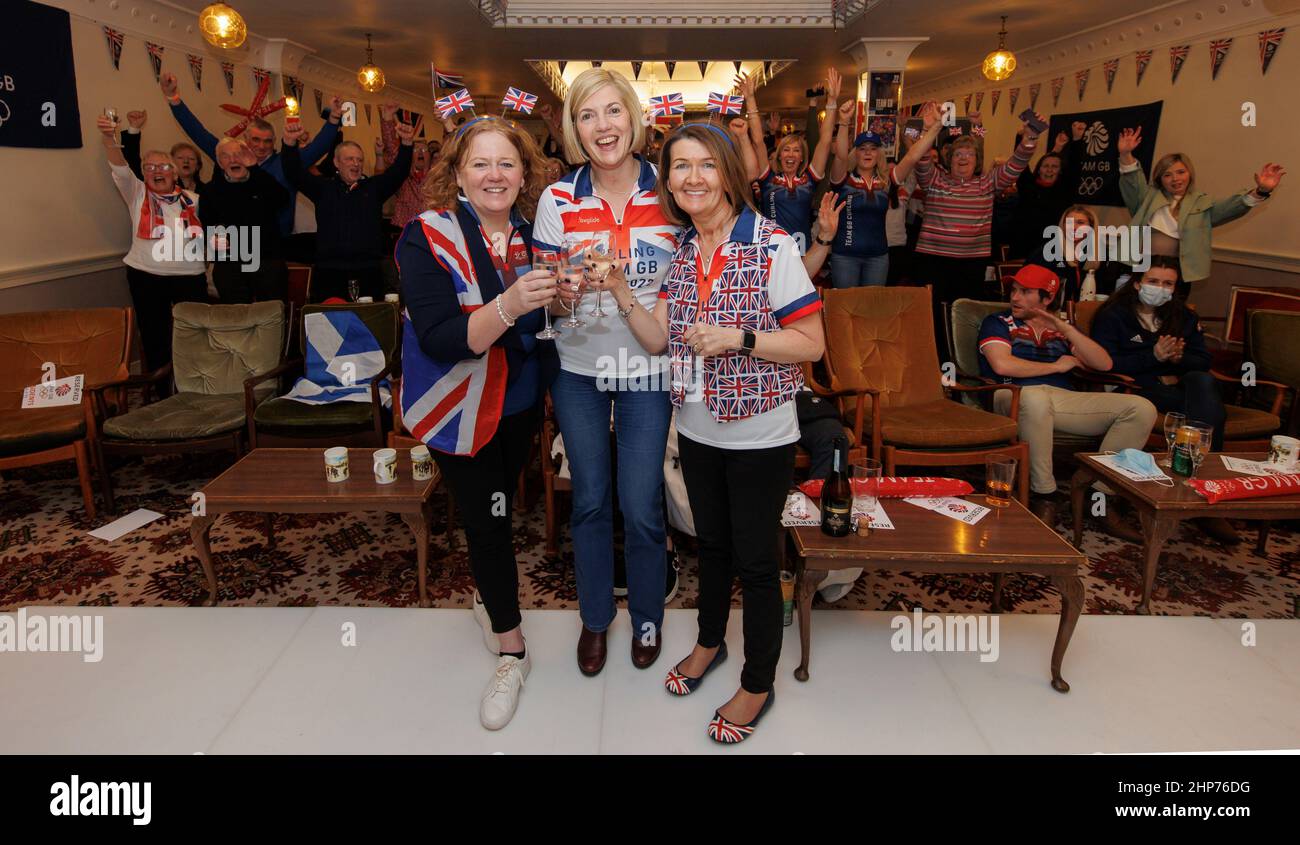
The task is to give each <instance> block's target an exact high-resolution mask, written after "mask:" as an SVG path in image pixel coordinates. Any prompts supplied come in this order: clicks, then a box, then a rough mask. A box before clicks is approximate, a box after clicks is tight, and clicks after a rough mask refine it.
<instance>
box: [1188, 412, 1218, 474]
mask: <svg viewBox="0 0 1300 845" xmlns="http://www.w3.org/2000/svg"><path fill="white" fill-rule="evenodd" d="M1188 427H1189V428H1191V429H1192V430H1193V431H1194V432H1196V437H1194V438H1192V441H1191V442H1190V443H1188V444H1187V448H1188V450H1189V452H1190V453H1191V459H1192V474H1191V475H1189V476H1187V480H1185V481H1184V482H1183V483H1184V484H1186V485H1187V486H1188V487H1191V486H1192V484H1191V482H1192V479H1194V478H1196V472H1197V470H1199V469H1200V468H1201V464H1202V463H1204V462H1205V457H1206V456H1207V455H1209V454H1210V449H1211V444H1213V442H1214V429H1213V428H1212V427H1210V426H1209V425H1207V424H1205V423H1200V422H1196V421H1195V420H1193V421H1192V422H1191V423H1189V424H1188Z"/></svg>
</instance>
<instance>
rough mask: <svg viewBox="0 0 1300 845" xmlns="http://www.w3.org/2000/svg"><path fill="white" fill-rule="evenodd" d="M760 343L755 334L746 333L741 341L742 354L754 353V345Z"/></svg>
mask: <svg viewBox="0 0 1300 845" xmlns="http://www.w3.org/2000/svg"><path fill="white" fill-rule="evenodd" d="M756 343H758V338H757V337H756V336H755V335H754V333H753V332H748V331H747V332H744V333H743V334H742V335H741V340H740V354H741V355H748V354H749V353H751V352H753V351H754V344H756Z"/></svg>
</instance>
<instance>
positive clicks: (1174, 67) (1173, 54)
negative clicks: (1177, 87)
mask: <svg viewBox="0 0 1300 845" xmlns="http://www.w3.org/2000/svg"><path fill="white" fill-rule="evenodd" d="M1191 49H1192V47H1191V45H1190V44H1183V45H1180V46H1177V47H1170V48H1169V84H1170V85H1173V84H1174V83H1175V82H1177V81H1178V74H1179V72H1180V71H1181V70H1182V69H1183V62H1185V61H1187V54H1188V53H1189V52H1190V51H1191Z"/></svg>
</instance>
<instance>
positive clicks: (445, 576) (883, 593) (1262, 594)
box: [0, 454, 1300, 619]
mask: <svg viewBox="0 0 1300 845" xmlns="http://www.w3.org/2000/svg"><path fill="white" fill-rule="evenodd" d="M230 460H231V458H230V456H229V455H224V454H215V455H213V454H209V455H201V456H186V457H176V456H168V457H159V458H149V459H132V460H130V461H126V462H118V463H115V464H114V473H113V475H114V480H115V489H116V490H117V493H118V508H119V510H118V513H119V514H125V513H129V512H130V511H132V510H134V509H135V508H141V507H143V508H149V509H151V510H155V511H157V512H159V513H162V514H164V515H165V516H164V518H163V519H160V520H157V521H155V522H153V523H151V524H149V525H147V526H145V527H144V528H142V529H139V530H137V531H134V532H132V533H130V534H128V535H126V536H125V537H123V538H121V539H119V540H117V541H116V542H113V543H106V542H103V541H100V540H97V539H95V538H93V537H90V536H88V535H87V534H86V532H87V531H89V530H91V529H93V528H95V527H98V526H99V525H102V524H104V523H106V522H108V521H109V517H106V516H102V515H101V517H100V518H99V520H98V521H97V523H96V524H94V525H91V524H88V523H87V521H86V520H85V516H84V512H83V509H82V505H81V497H80V493H79V491H78V487H77V483H76V476H75V471H74V469H73V465H72V463H71V462H66V463H63V464H51V465H46V466H44V467H37V468H33V469H27V470H15V471H9V472H5V473H4V477H3V480H0V611H12V610H14V609H16V608H17V607H19V606H21V605H27V604H54V605H104V606H108V605H112V606H129V607H140V606H183V605H195V604H198V603H199V602H200V601H201V599H202V597H203V596H204V595H205V594H206V589H205V586H204V580H203V576H202V571H201V569H200V567H199V563H198V558H197V557H196V556H195V554H194V551H193V547H192V545H191V543H190V536H189V525H190V511H189V502H188V497H189V495H190V494H191V493H192V492H194V491H195V490H197V489H199V488H200V487H201V486H202V485H203V484H204V483H206V482H207V481H208V480H209V479H211V478H212V477H214V476H215V475H216V474H217V473H219V472H220V471H221V470H222V469H223V468H224V467H225V466H226V465H227V464H229V462H230ZM534 474H535V470H534ZM538 486H539V485H532V486H530V490H529V492H530V498H532V497H534V496H536V497H537V501H535V502H534V503H533V504H532V505H531V507H530V508H529V509H528V511H527V512H526V513H524V514H517V518H516V523H515V524H516V528H515V543H516V547H517V548H518V549H519V560H520V575H521V584H522V603H523V606H524V607H529V608H576V607H577V593H576V590H575V588H574V583H573V558H572V551H571V548H570V547H569V545H568V543H567V536H566V537H565V540H564V543H563V545H562V551H561V554H560V555H559V556H557V557H547V556H546V555H545V554H544V553H543V525H544V522H543V508H542V503H541V501H540V496H538V495H537V494H538V493H539V491H538V489H537V488H538ZM443 501H444V500H443V495H442V493H441V492H438V493H435V506H434V508H433V512H434V525H433V539H432V548H431V555H430V561H431V563H430V579H429V590H430V594H431V598H432V599H433V601H434V604H435V606H437V607H468V603H469V600H470V596H471V595H472V591H473V582H472V578H471V576H470V571H469V565H468V559H467V556H466V552H465V541H464V536H463V535H462V534H461V532H460V531H459V530H455V531H452V532H451V533H450V534H449V533H448V531H447V526H446V518H447V509H446V507H445V505H444V504H443ZM895 506H896V507H904V505H901V504H898V505H895ZM1246 525H1247V524H1246V523H1239V524H1238V526H1239V527H1241V528H1243V529H1244V530H1243V537H1244V542H1242V543H1241V544H1240V545H1238V546H1236V547H1234V548H1228V547H1225V546H1221V545H1219V544H1217V543H1215V542H1213V541H1211V540H1209V539H1208V538H1206V537H1205V536H1204V535H1202V534H1201V533H1200V532H1199V531H1197V530H1196V529H1194V528H1191V527H1184V528H1183V530H1182V531H1181V532H1180V533H1179V534H1178V535H1177V536H1176V537H1175V538H1174V539H1173V540H1172V541H1170V543H1169V544H1168V546H1167V547H1166V551H1165V556H1164V558H1163V561H1162V565H1161V568H1160V571H1159V574H1158V576H1157V579H1156V587H1155V593H1154V596H1153V601H1152V610H1153V612H1154V613H1157V614H1169V615H1180V616H1192V615H1198V616H1213V617H1251V618H1265V619H1267V618H1273V619H1277V618H1288V617H1291V616H1293V615H1296V614H1297V610H1296V606H1295V604H1296V598H1295V597H1296V596H1297V595H1300V566H1298V565H1297V564H1298V563H1300V530H1297V525H1296V523H1285V524H1277V525H1275V526H1274V527H1273V532H1272V537H1271V539H1270V541H1269V545H1268V554H1267V556H1264V557H1259V556H1256V555H1255V554H1254V540H1255V529H1254V528H1253V527H1246ZM1057 528H1058V530H1061V531H1063V532H1064V531H1065V528H1066V526H1065V525H1064V524H1061V525H1058V526H1057ZM276 529H277V536H278V541H279V542H278V544H277V547H276V548H275V549H269V548H267V546H266V542H265V537H264V535H263V534H262V516H261V515H260V514H233V515H227V516H224V517H222V518H221V519H220V520H219V521H218V522H217V524H216V525H215V526H214V528H213V531H212V544H213V550H214V553H215V556H216V564H217V567H218V580H219V583H220V599H221V602H222V604H224V605H227V606H272V607H273V606H313V605H350V606H363V607H411V606H415V604H416V595H415V593H416V587H415V579H416V575H415V545H414V540H413V539H412V537H411V534H410V532H409V530H408V529H407V528H406V527H405V526H404V525H403V524H402V523H401V522H400V521H399V519H398V518H397V517H395V516H391V515H383V514H367V515H361V516H360V517H359V518H358V517H356V516H348V515H344V514H322V515H290V514H285V515H280V516H277V517H276ZM687 540H688V541H689V538H687ZM682 551H683V558H684V568H683V572H682V581H681V591H680V593H679V595H678V596H677V598H676V599H675V600H674V601H673V603H672V604H671V605H670V606H671V607H687V608H689V607H693V606H694V602H695V595H696V577H695V560H694V556H693V554H692V553H691V547H690V545H689V542H686V543H684V544H683V547H682ZM1083 551H1084V552H1085V553H1086V554H1087V555H1088V557H1089V560H1090V568H1089V573H1088V575H1087V577H1086V578H1085V587H1086V590H1087V608H1086V612H1088V613H1114V614H1123V613H1131V612H1132V608H1133V607H1134V605H1135V604H1136V603H1137V600H1138V597H1139V595H1140V590H1141V573H1140V571H1139V563H1138V561H1139V557H1140V551H1139V548H1138V547H1137V546H1134V545H1129V544H1125V543H1123V542H1121V541H1119V540H1115V539H1113V538H1111V537H1110V536H1109V535H1106V534H1102V533H1100V532H1099V531H1097V530H1094V526H1092V525H1090V526H1089V530H1087V531H1086V532H1085V535H1084V543H1083ZM991 594H992V582H991V581H989V580H983V579H980V578H977V577H973V576H972V577H969V578H967V577H960V576H952V575H921V576H916V577H912V576H910V575H907V574H889V573H873V572H870V571H868V572H866V573H865V574H864V575H863V577H862V578H860V579H859V580H858V582H857V584H856V585H855V587H854V589H853V591H852V592H851V593H850V594H849V595H848V596H846V597H845V598H843V599H841V600H840V601H838V602H836V603H834V604H830V605H827V604H824V603H821V601H820V599H819V600H818V602H819V604H818V606H819V607H833V608H845V609H865V610H888V609H904V610H910V609H912V608H914V607H918V606H919V607H922V608H924V609H925V610H928V611H940V612H954V613H957V612H963V613H964V612H979V611H983V610H985V609H987V607H988V603H989V601H990V599H991ZM1005 597H1006V598H1005V601H1006V602H1007V603H1008V604H1009V606H1010V607H1011V608H1012V609H1013V610H1014V611H1015V612H1020V613H1057V612H1059V608H1060V604H1059V598H1058V596H1057V595H1056V594H1055V591H1054V590H1053V589H1052V587H1051V586H1050V584H1049V583H1048V582H1047V581H1046V580H1044V579H1039V578H1034V577H1027V576H1017V577H1014V578H1010V579H1008V581H1007V585H1006V588H1005ZM736 601H737V603H738V602H739V592H738V590H737V596H736Z"/></svg>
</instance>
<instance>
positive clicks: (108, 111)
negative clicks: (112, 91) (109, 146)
mask: <svg viewBox="0 0 1300 845" xmlns="http://www.w3.org/2000/svg"><path fill="white" fill-rule="evenodd" d="M104 117H106V118H108V119H109V120H111V121H113V146H115V147H118V148H119V149H120V148H121V146H122V142H121V141H119V140H117V127H118V126H119V125H120V124H121V122H122V121H121V119H120V118H118V116H117V109H115V108H113V107H112V106H105V107H104Z"/></svg>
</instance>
